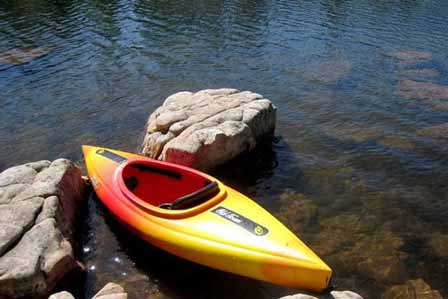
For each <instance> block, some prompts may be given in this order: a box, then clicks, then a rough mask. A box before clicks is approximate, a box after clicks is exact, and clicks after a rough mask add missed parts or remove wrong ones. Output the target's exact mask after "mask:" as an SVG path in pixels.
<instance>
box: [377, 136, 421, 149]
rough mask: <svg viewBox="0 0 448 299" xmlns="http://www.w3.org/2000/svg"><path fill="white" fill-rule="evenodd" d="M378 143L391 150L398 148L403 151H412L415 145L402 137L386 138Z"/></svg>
mask: <svg viewBox="0 0 448 299" xmlns="http://www.w3.org/2000/svg"><path fill="white" fill-rule="evenodd" d="M378 143H379V144H381V145H384V146H388V147H391V148H398V149H401V150H412V149H414V148H415V144H414V143H412V142H411V141H409V140H408V139H406V138H403V137H400V136H385V137H383V138H381V139H380V140H378Z"/></svg>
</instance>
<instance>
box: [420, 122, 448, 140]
mask: <svg viewBox="0 0 448 299" xmlns="http://www.w3.org/2000/svg"><path fill="white" fill-rule="evenodd" d="M417 134H418V135H421V136H427V137H432V138H438V139H448V123H444V124H441V125H436V126H432V127H428V128H423V129H420V130H418V131H417Z"/></svg>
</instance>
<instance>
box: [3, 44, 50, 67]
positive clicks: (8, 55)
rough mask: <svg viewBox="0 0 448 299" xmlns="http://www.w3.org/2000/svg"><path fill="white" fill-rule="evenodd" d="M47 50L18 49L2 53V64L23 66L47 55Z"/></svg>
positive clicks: (48, 50)
mask: <svg viewBox="0 0 448 299" xmlns="http://www.w3.org/2000/svg"><path fill="white" fill-rule="evenodd" d="M49 52H50V49H47V48H16V49H11V50H8V51H5V52H2V53H0V64H11V65H16V64H23V63H27V62H30V61H32V60H34V59H37V58H39V57H42V56H44V55H47V54H48V53H49Z"/></svg>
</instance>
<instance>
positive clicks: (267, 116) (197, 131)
mask: <svg viewBox="0 0 448 299" xmlns="http://www.w3.org/2000/svg"><path fill="white" fill-rule="evenodd" d="M275 119H276V108H275V106H274V105H273V104H272V102H271V101H269V100H268V99H265V98H264V97H263V96H261V95H259V94H256V93H253V92H250V91H242V92H241V91H239V90H236V89H206V90H201V91H199V92H196V93H192V92H187V91H184V92H179V93H176V94H173V95H171V96H169V97H168V98H167V99H166V100H165V101H164V103H163V105H162V106H160V107H159V108H157V109H156V110H155V111H154V112H153V113H152V114H151V115H150V117H149V119H148V123H147V129H146V136H145V139H144V142H143V154H145V155H146V156H149V157H151V158H157V159H160V160H164V161H169V162H174V163H178V164H182V165H187V166H190V167H194V168H197V169H201V170H207V169H211V168H213V167H215V166H217V165H220V164H223V163H225V162H226V161H228V160H231V159H233V158H234V157H236V156H237V155H239V154H241V153H243V152H246V151H250V150H252V149H253V148H254V147H255V146H256V144H257V143H258V142H259V141H260V140H261V139H263V138H265V137H267V136H271V135H272V134H273V132H274V128H275Z"/></svg>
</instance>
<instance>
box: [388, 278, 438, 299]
mask: <svg viewBox="0 0 448 299" xmlns="http://www.w3.org/2000/svg"><path fill="white" fill-rule="evenodd" d="M383 299H442V296H441V295H440V293H439V291H436V290H432V289H431V287H430V286H429V285H428V284H427V283H426V282H425V281H424V280H423V279H416V280H408V281H407V282H406V283H405V284H402V285H396V286H393V287H391V288H390V289H388V290H387V291H386V292H385V293H384V294H383Z"/></svg>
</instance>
